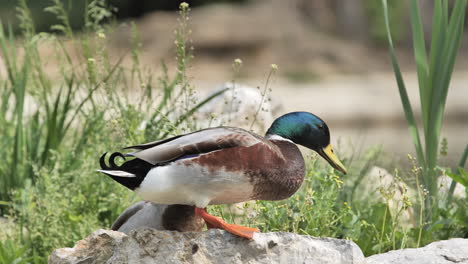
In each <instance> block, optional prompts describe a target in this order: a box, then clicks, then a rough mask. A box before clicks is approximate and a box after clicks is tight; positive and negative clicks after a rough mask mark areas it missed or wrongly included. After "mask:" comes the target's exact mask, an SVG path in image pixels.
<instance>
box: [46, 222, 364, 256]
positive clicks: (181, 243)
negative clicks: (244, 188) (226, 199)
mask: <svg viewBox="0 0 468 264" xmlns="http://www.w3.org/2000/svg"><path fill="white" fill-rule="evenodd" d="M49 263H51V264H59V263H89V264H91V263H113V264H120V263H248V264H253V263H362V264H364V263H366V262H365V259H364V256H363V253H362V251H361V250H360V249H359V247H358V246H357V245H356V244H355V243H354V242H352V241H349V240H340V239H334V238H315V237H310V236H302V235H297V234H292V233H284V232H278V233H258V234H255V236H254V239H253V240H246V239H243V238H239V237H236V236H233V235H231V234H229V233H227V232H225V231H223V230H218V229H212V230H209V231H206V232H171V231H159V230H156V229H150V228H143V229H138V230H135V231H132V232H130V234H129V235H125V234H124V233H121V232H117V231H110V230H102V229H101V230H97V231H95V232H94V233H92V234H91V235H90V236H88V237H87V238H85V239H84V240H81V241H79V242H78V243H77V244H76V245H75V247H73V248H62V249H56V250H54V251H53V252H52V255H51V256H50V258H49Z"/></svg>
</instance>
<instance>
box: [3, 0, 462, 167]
mask: <svg viewBox="0 0 468 264" xmlns="http://www.w3.org/2000/svg"><path fill="white" fill-rule="evenodd" d="M62 2H63V4H64V5H65V6H66V8H67V9H68V10H69V11H70V14H71V19H72V21H71V23H72V26H73V27H75V28H81V26H82V25H83V23H85V22H84V21H83V15H82V14H83V12H84V11H83V10H84V7H85V5H86V1H81V0H80V1H78V0H75V1H73V0H68V1H65V0H64V1H62ZM180 2H181V1H174V0H157V1H155V0H140V1H131V0H110V1H109V2H108V3H109V5H111V6H113V7H114V9H113V12H114V13H115V17H116V20H115V21H114V20H112V21H109V23H111V24H114V25H115V27H114V29H113V30H110V31H109V32H106V34H107V39H108V40H109V45H110V46H109V47H110V49H111V51H112V52H113V54H115V56H116V58H117V57H120V56H122V55H124V54H127V53H128V51H129V49H130V45H131V43H130V40H131V34H132V33H131V29H130V28H131V26H130V22H129V21H135V24H136V26H137V28H138V30H139V32H140V38H141V41H142V45H143V47H142V53H143V54H142V56H141V58H142V63H144V64H146V65H148V66H149V67H151V69H152V70H153V71H154V73H155V75H158V74H159V72H160V70H161V69H160V65H161V61H162V60H164V61H166V62H167V63H168V64H169V66H170V65H171V62H173V61H174V56H175V55H174V45H173V44H174V38H175V37H174V30H175V28H176V27H177V25H178V22H177V18H178V12H177V10H178V7H179V4H180ZM187 2H188V3H189V4H190V6H191V8H192V10H191V15H190V27H191V29H192V34H191V41H192V45H193V47H194V55H195V57H194V60H193V63H192V66H193V67H192V69H191V70H190V77H191V78H192V80H193V83H195V84H196V88H197V89H198V91H200V93H206V92H208V91H210V90H212V89H213V88H214V87H216V86H218V85H219V84H221V83H223V82H226V81H232V80H233V79H234V78H235V79H236V82H239V83H243V84H246V85H249V86H252V87H263V86H264V85H265V81H266V78H267V75H268V73H269V71H270V65H271V64H273V63H274V64H277V65H278V67H279V70H278V71H277V73H276V74H275V76H274V77H273V80H272V82H271V83H270V86H271V88H272V92H271V94H270V95H271V97H272V98H273V99H274V100H276V101H278V102H279V103H280V104H281V105H282V110H281V111H282V112H288V111H295V110H305V111H310V112H313V113H316V114H318V115H319V116H321V117H322V118H323V119H324V120H325V121H326V122H327V123H328V124H329V127H330V129H331V131H332V137H333V141H336V140H337V139H341V142H342V143H344V144H342V145H343V146H344V147H345V148H348V147H351V148H356V149H359V148H366V147H367V146H374V145H383V147H384V150H386V151H389V152H393V153H396V154H406V153H413V152H414V147H413V144H412V142H411V138H410V135H409V132H408V129H407V125H406V122H405V119H404V114H403V110H402V107H401V102H400V98H399V95H398V89H397V86H396V82H395V79H394V75H393V71H392V68H391V64H390V58H389V55H388V49H387V45H386V38H385V28H384V22H383V17H382V10H381V6H380V1H375V0H347V1H339V0H289V1H283V0H226V1H215V0H195V1H187ZM17 3H18V0H1V2H0V20H1V21H2V22H3V23H4V24H8V25H10V26H11V27H12V28H13V30H16V31H17V32H18V31H19V27H20V25H19V23H18V21H17V19H16V14H17V13H16V12H15V6H16V5H17ZM50 3H51V1H50V0H35V1H28V6H29V7H30V8H31V10H32V13H33V14H32V15H33V17H34V20H35V21H34V22H35V24H36V25H37V30H38V31H49V30H50V28H51V25H53V24H54V23H56V22H57V21H55V20H54V19H55V15H53V14H50V13H47V12H44V8H45V7H46V6H48V5H50ZM420 5H421V8H422V16H423V26H424V28H425V31H426V32H427V33H429V32H430V31H431V23H432V22H431V17H432V9H433V6H432V1H420ZM389 8H390V12H391V17H390V19H391V24H392V32H393V37H394V40H395V41H396V43H397V49H398V50H397V52H398V56H399V59H400V63H401V66H402V69H403V71H404V73H405V78H406V79H405V80H406V81H407V88H408V90H409V93H410V98H411V99H412V104H413V107H414V109H415V111H416V115H417V116H418V118H419V110H418V109H419V99H418V98H419V97H418V88H417V80H416V72H415V65H414V58H413V56H412V42H411V27H410V24H409V11H408V3H407V1H389ZM467 36H468V35H467V34H466V33H465V36H464V39H463V40H462V45H461V52H460V55H459V57H458V60H457V65H456V67H455V71H454V75H453V80H452V84H451V88H450V90H449V94H448V99H447V108H446V113H445V115H446V118H445V121H444V127H443V132H442V136H443V137H446V138H447V140H448V156H447V157H446V158H444V159H446V160H445V161H443V162H446V163H447V165H453V164H455V162H457V161H458V159H459V157H460V155H461V152H462V151H463V149H464V147H465V145H466V143H467V135H468V87H467V84H468V75H467V73H468V71H467V70H468V61H467V58H468V57H467V54H468V53H467V51H468V45H467V41H468V39H467ZM41 52H43V53H45V54H47V53H52V52H53V50H52V49H49V48H48V47H47V46H44V47H43V50H42V51H41ZM127 57H129V56H127ZM236 58H240V59H241V60H242V62H243V63H242V66H241V68H240V70H239V72H237V73H235V71H234V70H233V67H232V64H233V61H234V60H235V59H236ZM48 66H49V67H50V68H51V69H53V68H54V63H53V61H51V62H50V65H48ZM169 68H171V67H169ZM0 71H4V69H2V65H1V63H0ZM395 157H400V159H405V157H406V155H395ZM397 159H398V158H397Z"/></svg>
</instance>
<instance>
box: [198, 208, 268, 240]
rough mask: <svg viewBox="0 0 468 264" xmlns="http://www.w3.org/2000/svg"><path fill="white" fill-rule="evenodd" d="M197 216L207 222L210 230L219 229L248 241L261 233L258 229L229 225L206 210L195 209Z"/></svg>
mask: <svg viewBox="0 0 468 264" xmlns="http://www.w3.org/2000/svg"><path fill="white" fill-rule="evenodd" d="M195 214H197V215H198V216H200V217H201V218H203V220H205V222H206V226H207V227H208V229H211V228H219V229H224V230H226V231H228V232H229V233H231V234H234V235H236V236H240V237H243V238H247V239H252V238H253V235H254V233H255V232H260V230H258V229H257V228H251V227H246V226H240V225H235V224H228V223H226V222H224V221H223V220H222V219H221V218H218V217H215V216H212V215H210V214H209V213H208V212H207V211H206V208H198V207H195Z"/></svg>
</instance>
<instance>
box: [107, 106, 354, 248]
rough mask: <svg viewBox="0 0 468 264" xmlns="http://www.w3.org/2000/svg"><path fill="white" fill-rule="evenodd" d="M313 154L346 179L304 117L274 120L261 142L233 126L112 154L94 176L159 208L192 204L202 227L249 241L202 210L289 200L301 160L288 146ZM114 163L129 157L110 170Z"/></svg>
mask: <svg viewBox="0 0 468 264" xmlns="http://www.w3.org/2000/svg"><path fill="white" fill-rule="evenodd" d="M296 144H299V145H302V146H304V147H307V148H309V149H312V150H314V151H316V152H317V153H318V154H319V155H320V156H322V157H323V158H324V159H325V160H326V161H327V162H328V163H329V164H330V165H331V166H332V167H334V168H335V169H337V170H339V171H341V172H342V173H345V174H346V169H345V167H344V166H343V164H342V163H341V162H340V160H339V159H338V158H337V156H336V155H335V154H334V152H333V149H332V146H331V144H330V132H329V130H328V126H327V125H326V124H325V122H324V121H323V120H322V119H320V118H319V117H317V116H316V115H314V114H311V113H308V112H292V113H288V114H285V115H283V116H281V117H279V118H277V119H276V120H275V121H274V122H273V124H272V125H271V127H270V128H269V129H268V131H267V133H266V135H265V137H262V136H259V135H257V134H255V133H252V132H249V131H246V130H244V129H240V128H234V127H216V128H208V129H203V130H200V131H196V132H192V133H188V134H184V135H179V136H175V137H172V138H168V139H163V140H159V141H155V142H150V143H146V144H141V145H135V146H130V147H126V148H124V149H134V150H135V151H134V152H130V153H127V154H125V155H123V154H122V153H120V152H114V153H113V154H111V155H110V157H109V165H107V164H106V162H105V157H106V153H104V154H103V155H102V156H101V158H100V165H101V170H98V171H99V172H102V173H105V174H107V175H109V176H110V177H111V178H112V179H114V180H115V181H117V182H118V183H120V184H122V185H124V186H126V187H127V188H129V189H131V190H133V191H135V192H136V193H137V194H138V195H139V196H140V197H142V198H143V199H144V200H147V201H151V202H155V203H160V204H185V205H194V206H195V209H194V210H195V214H196V215H198V216H200V217H201V218H203V219H204V220H205V222H206V224H207V227H208V228H221V229H225V230H226V231H228V232H230V233H232V234H235V235H238V236H241V237H245V238H248V239H252V238H253V234H254V232H259V230H258V229H256V228H249V227H243V226H239V225H234V224H228V223H226V222H224V221H223V220H222V219H219V218H217V217H214V216H212V215H210V214H208V212H207V211H206V206H208V205H213V204H230V203H238V202H244V201H249V200H282V199H286V198H288V197H290V196H291V195H293V194H294V193H295V192H296V191H297V189H298V188H299V187H300V185H301V184H302V182H303V180H304V176H305V164H304V158H303V157H302V154H301V152H300V150H299V148H298V147H297V146H296ZM116 157H121V158H124V159H125V157H133V159H131V160H129V161H126V162H124V163H123V164H122V165H120V166H118V165H117V164H115V161H114V160H115V158H116Z"/></svg>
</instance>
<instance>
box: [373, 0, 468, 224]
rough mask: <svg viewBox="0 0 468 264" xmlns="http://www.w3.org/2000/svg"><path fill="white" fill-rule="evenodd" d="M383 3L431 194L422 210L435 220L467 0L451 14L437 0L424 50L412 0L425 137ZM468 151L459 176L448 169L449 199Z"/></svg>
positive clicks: (410, 122) (407, 110)
mask: <svg viewBox="0 0 468 264" xmlns="http://www.w3.org/2000/svg"><path fill="white" fill-rule="evenodd" d="M382 3H383V8H384V15H385V23H386V28H387V37H388V43H389V47H390V54H391V59H392V64H393V69H394V72H395V76H396V79H397V83H398V88H399V93H400V97H401V101H402V104H403V109H404V111H405V116H406V120H407V122H408V126H409V129H410V132H411V136H412V137H413V142H414V145H415V149H416V153H417V160H418V163H419V166H420V167H421V179H422V186H423V188H425V189H426V190H427V194H428V195H426V196H425V202H424V204H423V205H421V206H423V210H422V212H423V213H424V220H425V222H426V224H429V225H432V224H437V221H438V220H439V217H440V214H441V212H439V210H440V209H444V208H440V206H441V204H440V203H438V201H439V195H438V186H437V176H438V174H439V173H440V170H439V168H438V155H439V144H440V143H441V141H440V131H441V128H442V122H443V115H444V109H445V102H446V99H447V94H448V88H449V85H450V79H451V76H452V72H453V67H454V65H455V59H456V57H457V54H458V49H459V47H460V42H461V37H462V34H463V27H464V21H465V13H466V11H465V10H466V3H467V2H466V0H462V1H456V2H455V3H454V6H453V8H452V10H451V15H449V7H448V1H446V0H437V1H434V15H433V25H432V36H431V39H432V40H431V46H430V53H429V54H428V53H427V52H426V43H425V38H424V31H423V28H422V23H421V14H420V11H419V7H418V1H417V0H412V1H411V26H412V37H413V47H414V56H415V60H416V66H417V72H418V81H419V96H420V101H421V113H422V126H423V129H422V132H423V135H424V139H423V140H424V141H422V140H421V139H420V138H421V137H420V136H419V131H418V127H417V124H416V120H415V117H414V115H413V109H412V107H411V103H410V101H409V98H408V95H407V92H406V87H405V83H404V81H403V77H402V74H401V72H400V69H399V66H398V61H397V59H396V55H395V51H394V48H393V44H392V37H391V33H390V26H389V19H388V10H387V1H386V0H383V1H382ZM467 150H468V149H467ZM466 155H467V153H466V151H465V154H464V157H463V158H462V160H461V162H460V167H459V168H457V171H458V170H459V173H460V174H459V175H458V177H457V176H455V177H454V174H447V175H449V176H451V177H452V178H453V179H454V181H453V182H452V186H451V191H450V192H449V194H448V200H451V199H452V196H453V190H454V187H455V184H456V182H455V180H456V179H457V178H458V179H459V178H461V175H466V172H465V171H464V170H463V166H464V163H465V160H466ZM455 175H456V174H455ZM459 181H460V180H459ZM461 183H462V182H461ZM442 206H443V207H445V206H450V205H449V204H443V205H442ZM445 209H446V208H445Z"/></svg>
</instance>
